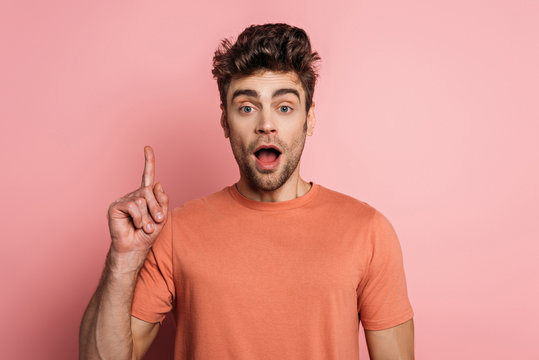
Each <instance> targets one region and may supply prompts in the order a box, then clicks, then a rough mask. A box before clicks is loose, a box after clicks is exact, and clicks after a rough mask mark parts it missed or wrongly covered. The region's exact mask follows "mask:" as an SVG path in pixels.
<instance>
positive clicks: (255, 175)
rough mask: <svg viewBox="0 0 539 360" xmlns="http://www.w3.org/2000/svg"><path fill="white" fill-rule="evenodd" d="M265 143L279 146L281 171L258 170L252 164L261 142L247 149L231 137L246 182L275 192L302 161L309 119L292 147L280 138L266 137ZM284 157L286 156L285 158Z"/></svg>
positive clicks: (233, 149)
mask: <svg viewBox="0 0 539 360" xmlns="http://www.w3.org/2000/svg"><path fill="white" fill-rule="evenodd" d="M264 136H265V137H266V138H265V139H264V140H265V141H264V142H265V143H273V144H275V145H277V146H278V147H279V148H280V149H281V151H282V153H281V156H282V157H281V160H280V161H281V162H282V161H284V163H283V164H279V166H278V168H277V169H279V168H281V167H282V169H281V170H276V169H271V170H264V169H262V170H259V169H257V168H256V165H255V164H254V163H251V162H250V160H251V159H252V157H251V156H252V155H253V153H254V150H255V149H256V148H257V147H258V146H259V145H260V142H254V143H252V144H250V145H249V146H248V148H247V149H244V148H242V147H241V145H239V144H241V142H240V139H237V140H233V136H232V134H231V136H230V137H229V140H230V146H231V147H232V153H233V154H234V158H235V159H236V162H237V163H238V166H239V168H240V172H242V173H243V174H245V177H246V180H247V181H248V182H249V184H250V185H251V187H253V188H255V189H259V190H263V191H274V190H277V189H279V188H280V187H281V186H283V184H284V183H286V181H287V180H288V179H289V178H290V176H291V175H292V174H293V173H294V171H295V170H296V168H297V166H298V164H299V161H300V159H301V154H302V153H303V148H304V147H305V139H306V137H307V119H305V123H304V124H303V132H302V133H301V134H300V135H299V136H298V137H297V138H296V139H294V141H293V142H292V144H290V146H288V145H286V144H283V143H282V142H281V141H280V140H279V139H278V138H273V141H272V139H271V138H270V137H269V136H267V135H264ZM283 155H284V156H283Z"/></svg>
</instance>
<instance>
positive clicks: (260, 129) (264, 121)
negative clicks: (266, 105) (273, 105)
mask: <svg viewBox="0 0 539 360" xmlns="http://www.w3.org/2000/svg"><path fill="white" fill-rule="evenodd" d="M255 131H256V133H257V134H273V133H276V132H277V128H276V127H275V123H274V121H273V120H272V119H271V116H270V114H265V113H264V112H263V111H261V112H260V116H259V121H258V123H257V125H256V130H255Z"/></svg>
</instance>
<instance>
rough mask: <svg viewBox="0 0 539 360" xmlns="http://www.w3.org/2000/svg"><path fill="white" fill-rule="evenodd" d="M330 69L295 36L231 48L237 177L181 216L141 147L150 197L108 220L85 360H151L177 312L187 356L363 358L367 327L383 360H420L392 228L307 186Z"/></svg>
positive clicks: (252, 34)
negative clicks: (307, 150) (308, 158)
mask: <svg viewBox="0 0 539 360" xmlns="http://www.w3.org/2000/svg"><path fill="white" fill-rule="evenodd" d="M319 59H320V58H319V56H318V54H317V53H316V52H311V45H310V42H309V38H308V36H307V34H306V33H305V32H304V31H303V30H301V29H299V28H296V27H291V26H289V25H286V24H265V25H259V26H251V27H248V28H247V29H245V30H244V31H243V32H242V33H241V34H240V35H239V37H238V39H237V41H236V42H235V44H232V43H231V42H229V41H228V40H224V41H223V43H222V46H221V48H220V49H218V50H217V51H216V53H215V57H214V69H213V74H214V76H215V77H216V78H217V83H218V87H219V91H220V96H221V110H222V116H221V126H222V128H223V131H224V136H225V137H226V138H228V139H229V140H230V145H231V147H232V151H233V154H234V157H235V158H236V161H237V163H238V167H239V170H240V179H239V181H238V182H237V183H236V184H234V185H231V186H227V187H225V188H223V189H222V190H221V191H218V192H216V193H214V194H211V195H208V196H206V197H203V198H201V199H195V200H191V201H188V202H187V203H185V204H184V205H183V206H181V207H179V208H176V209H173V210H172V211H169V209H168V197H167V195H166V194H165V192H164V191H163V188H162V186H161V184H160V183H154V166H155V159H154V154H153V150H152V149H151V147H145V149H144V150H145V161H146V163H145V167H144V173H143V178H142V185H141V187H140V188H139V189H137V190H135V191H134V192H132V193H129V194H127V195H126V196H124V197H122V198H120V199H118V200H116V201H115V202H114V203H112V204H111V206H110V207H109V213H108V214H109V228H110V234H111V239H112V242H111V247H110V250H109V253H108V255H107V261H106V266H105V270H104V273H103V276H102V279H101V281H100V284H99V286H98V289H97V291H96V293H95V294H94V296H93V297H92V299H91V301H90V304H89V305H88V308H87V309H86V312H85V314H84V317H83V319H82V323H81V329H80V354H81V358H83V359H94V358H105V359H130V358H132V359H140V358H141V357H142V356H143V355H144V354H145V352H146V351H147V349H148V348H149V346H150V344H151V342H152V341H153V339H154V337H155V336H156V334H157V332H158V330H159V326H160V324H161V322H162V321H163V319H164V317H165V315H166V314H167V313H168V312H170V311H173V313H174V317H175V320H176V324H177V335H176V341H175V359H197V360H198V359H235V360H242V359H250V360H253V359H256V360H258V359H309V360H313V359H324V360H329V359H335V360H337V359H339V360H342V359H358V357H359V351H358V347H359V346H358V336H359V334H358V332H359V321H360V320H361V322H362V323H363V327H364V328H365V337H366V341H367V345H368V348H369V354H370V357H371V359H387V360H389V359H413V357H414V348H413V331H414V328H413V311H412V307H411V305H410V302H409V300H408V295H407V289H406V280H405V275H404V268H403V261H402V253H401V248H400V244H399V241H398V239H397V236H396V233H395V232H394V230H393V227H392V226H391V224H390V223H389V221H388V220H387V219H386V218H385V217H384V216H383V215H382V214H381V213H380V212H378V211H377V210H376V209H375V208H373V207H372V206H370V205H368V204H367V203H365V202H362V201H359V200H356V199H354V198H352V197H350V196H347V195H344V194H341V193H338V192H336V191H332V190H330V189H327V188H325V187H323V186H321V185H319V184H316V183H313V182H312V181H311V182H306V181H305V180H303V179H302V178H301V177H300V174H299V168H300V166H299V165H300V158H301V154H302V151H303V147H304V144H305V139H306V136H307V135H312V133H313V129H314V125H315V117H314V107H315V104H314V103H313V102H312V95H313V91H314V84H315V79H316V76H317V75H316V72H315V69H314V64H315V62H317V61H318V60H319Z"/></svg>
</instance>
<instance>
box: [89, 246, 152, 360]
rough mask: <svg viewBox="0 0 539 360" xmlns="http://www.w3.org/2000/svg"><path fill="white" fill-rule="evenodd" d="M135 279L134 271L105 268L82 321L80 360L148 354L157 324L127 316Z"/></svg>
mask: <svg viewBox="0 0 539 360" xmlns="http://www.w3.org/2000/svg"><path fill="white" fill-rule="evenodd" d="M109 257H110V254H109ZM107 263H108V264H109V261H107ZM136 276H137V272H136V271H135V272H127V273H121V272H119V271H117V270H116V269H113V268H112V267H111V266H110V265H107V266H106V267H105V270H104V272H103V276H102V278H101V281H100V284H99V286H98V288H97V291H96V292H95V294H94V296H93V297H92V299H91V300H90V303H89V305H88V307H87V308H86V311H85V312H84V316H83V318H82V322H81V327H80V332H79V358H80V359H101V358H103V357H104V358H114V359H141V358H142V356H144V354H145V353H146V351H148V349H149V347H150V345H151V343H152V341H153V339H154V338H155V336H156V335H157V332H158V331H159V323H155V324H153V323H149V322H146V321H143V320H140V319H137V318H136V317H134V316H132V315H131V314H130V310H131V303H132V301H133V289H134V287H135V283H136Z"/></svg>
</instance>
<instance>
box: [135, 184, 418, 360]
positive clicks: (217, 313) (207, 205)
mask: <svg viewBox="0 0 539 360" xmlns="http://www.w3.org/2000/svg"><path fill="white" fill-rule="evenodd" d="M171 310H172V311H173V313H174V318H175V320H176V326H177V332H176V340H175V355H174V358H175V359H176V360H180V359H182V360H183V359H197V360H205V359H208V360H209V359H211V360H214V359H234V360H253V359H256V360H263V359H294V360H301V359H305V360H307V359H308V360H316V359H320V360H322V359H323V360H333V359H334V360H337V359H338V360H345V359H350V360H357V359H358V358H359V337H358V336H359V321H360V320H361V322H362V324H363V327H364V328H365V329H367V330H379V329H386V328H389V327H392V326H395V325H398V324H401V323H403V322H405V321H407V320H409V319H411V318H412V317H413V310H412V307H411V305H410V301H409V299H408V294H407V288H406V280H405V273H404V266H403V259H402V252H401V247H400V244H399V240H398V238H397V235H396V233H395V231H394V229H393V227H392V226H391V224H390V223H389V221H388V220H387V219H386V218H385V217H384V215H382V214H381V213H380V212H379V211H378V210H376V209H375V208H373V207H372V206H370V205H369V204H367V203H365V202H362V201H360V200H357V199H354V198H352V197H350V196H348V195H344V194H341V193H339V192H336V191H333V190H330V189H328V188H325V187H323V186H321V185H318V184H312V187H311V189H310V190H309V191H308V192H307V193H306V194H305V195H303V196H301V197H299V198H296V199H293V200H288V201H281V202H260V201H255V200H250V199H248V198H246V197H244V196H243V195H241V194H240V193H239V192H238V190H237V189H236V187H235V186H234V185H231V186H227V187H225V188H223V189H222V190H221V191H218V192H216V193H214V194H211V195H208V196H206V197H203V198H200V199H195V200H191V201H188V202H186V203H185V204H184V205H183V206H181V207H178V208H175V209H174V210H172V211H171V212H170V213H169V217H168V219H167V223H166V224H165V226H164V228H163V230H162V232H161V233H160V234H159V236H158V238H157V240H156V242H155V243H154V245H153V247H152V249H151V251H150V253H149V254H148V257H147V259H146V262H145V263H144V266H143V268H142V269H141V271H140V273H139V277H138V280H137V284H136V288H135V294H134V299H133V306H132V311H131V314H132V315H133V316H135V317H137V318H139V319H142V320H145V321H148V322H152V323H155V322H162V321H163V319H164V318H165V315H166V314H167V313H168V312H169V311H171Z"/></svg>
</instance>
